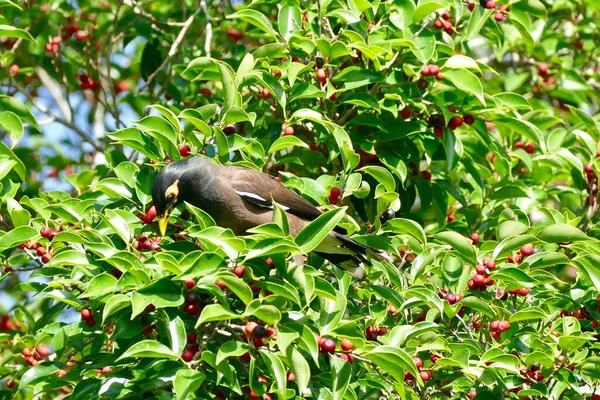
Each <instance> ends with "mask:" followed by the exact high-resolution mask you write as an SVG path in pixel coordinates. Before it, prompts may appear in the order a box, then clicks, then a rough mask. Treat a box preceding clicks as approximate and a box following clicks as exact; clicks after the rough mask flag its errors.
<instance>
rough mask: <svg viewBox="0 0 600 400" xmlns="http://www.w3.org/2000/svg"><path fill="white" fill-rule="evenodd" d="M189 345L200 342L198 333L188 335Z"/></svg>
mask: <svg viewBox="0 0 600 400" xmlns="http://www.w3.org/2000/svg"><path fill="white" fill-rule="evenodd" d="M187 341H188V343H196V342H197V341H198V334H196V333H188V334H187Z"/></svg>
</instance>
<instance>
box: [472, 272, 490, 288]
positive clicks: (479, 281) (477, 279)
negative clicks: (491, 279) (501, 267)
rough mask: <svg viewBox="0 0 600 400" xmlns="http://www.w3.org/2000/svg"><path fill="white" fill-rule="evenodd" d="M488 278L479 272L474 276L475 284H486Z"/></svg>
mask: <svg viewBox="0 0 600 400" xmlns="http://www.w3.org/2000/svg"><path fill="white" fill-rule="evenodd" d="M486 279H487V278H486V277H485V276H483V275H479V274H477V275H475V276H474V277H473V283H474V284H475V286H481V285H483V284H485V281H486Z"/></svg>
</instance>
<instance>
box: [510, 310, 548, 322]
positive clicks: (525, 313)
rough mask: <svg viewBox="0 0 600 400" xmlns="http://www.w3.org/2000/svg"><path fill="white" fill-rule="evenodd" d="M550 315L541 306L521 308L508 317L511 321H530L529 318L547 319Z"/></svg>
mask: <svg viewBox="0 0 600 400" xmlns="http://www.w3.org/2000/svg"><path fill="white" fill-rule="evenodd" d="M547 319H548V317H547V315H546V313H545V312H544V310H542V309H541V308H539V307H531V306H529V307H527V308H525V309H522V310H519V311H517V312H516V313H514V314H513V315H511V316H510V318H509V319H508V321H509V322H511V323H512V322H518V321H528V320H536V321H542V320H547Z"/></svg>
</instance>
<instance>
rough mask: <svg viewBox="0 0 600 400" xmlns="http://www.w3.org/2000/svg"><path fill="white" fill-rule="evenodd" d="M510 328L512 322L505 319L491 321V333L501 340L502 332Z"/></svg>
mask: <svg viewBox="0 0 600 400" xmlns="http://www.w3.org/2000/svg"><path fill="white" fill-rule="evenodd" d="M509 329H510V322H508V321H505V320H500V321H498V320H495V321H492V322H490V330H491V331H492V333H491V335H492V337H493V338H494V339H496V340H500V334H501V333H502V332H505V331H507V330H509Z"/></svg>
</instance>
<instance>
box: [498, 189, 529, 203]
mask: <svg viewBox="0 0 600 400" xmlns="http://www.w3.org/2000/svg"><path fill="white" fill-rule="evenodd" d="M519 197H529V195H528V194H527V193H525V191H524V190H523V189H521V188H519V187H517V186H504V187H501V188H500V189H498V190H496V191H495V192H494V193H492V195H491V196H490V200H506V199H514V198H519Z"/></svg>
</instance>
